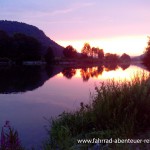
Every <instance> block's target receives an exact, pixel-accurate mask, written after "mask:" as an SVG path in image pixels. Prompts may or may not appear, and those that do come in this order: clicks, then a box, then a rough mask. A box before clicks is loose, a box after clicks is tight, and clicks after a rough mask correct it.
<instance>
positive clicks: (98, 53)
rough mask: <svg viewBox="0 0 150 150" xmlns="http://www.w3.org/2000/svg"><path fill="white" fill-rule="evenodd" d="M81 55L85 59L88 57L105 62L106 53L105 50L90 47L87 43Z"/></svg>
mask: <svg viewBox="0 0 150 150" xmlns="http://www.w3.org/2000/svg"><path fill="white" fill-rule="evenodd" d="M81 54H82V57H83V58H87V57H91V58H99V59H101V60H103V58H104V51H103V49H100V48H98V47H97V48H96V47H92V48H91V46H90V44H89V43H85V44H84V46H83V48H82V50H81Z"/></svg>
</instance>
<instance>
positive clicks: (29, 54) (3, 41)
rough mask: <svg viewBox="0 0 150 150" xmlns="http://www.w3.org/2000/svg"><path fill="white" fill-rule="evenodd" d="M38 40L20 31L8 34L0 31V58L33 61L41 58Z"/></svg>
mask: <svg viewBox="0 0 150 150" xmlns="http://www.w3.org/2000/svg"><path fill="white" fill-rule="evenodd" d="M40 50H41V44H40V42H39V41H38V40H37V39H35V38H33V37H31V36H27V35H25V34H22V33H15V34H14V35H13V36H9V35H8V34H7V33H6V32H4V31H0V58H1V61H2V60H5V59H6V60H7V59H9V60H11V61H15V62H21V61H27V60H28V61H29V60H32V61H35V60H40V59H41V53H40Z"/></svg>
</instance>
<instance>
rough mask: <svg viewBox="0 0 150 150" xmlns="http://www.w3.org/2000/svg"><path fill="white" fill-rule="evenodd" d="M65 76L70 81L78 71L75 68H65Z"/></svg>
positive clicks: (63, 72)
mask: <svg viewBox="0 0 150 150" xmlns="http://www.w3.org/2000/svg"><path fill="white" fill-rule="evenodd" d="M62 74H63V76H65V77H66V78H68V79H71V78H72V77H73V76H74V75H75V74H76V69H73V68H69V67H68V68H65V69H63V71H62Z"/></svg>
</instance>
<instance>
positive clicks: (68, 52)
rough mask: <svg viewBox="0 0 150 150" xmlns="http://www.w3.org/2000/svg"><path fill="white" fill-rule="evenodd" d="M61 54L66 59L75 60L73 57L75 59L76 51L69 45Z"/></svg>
mask: <svg viewBox="0 0 150 150" xmlns="http://www.w3.org/2000/svg"><path fill="white" fill-rule="evenodd" d="M63 54H64V56H65V57H67V58H75V57H77V51H76V50H75V49H74V48H73V47H72V46H71V45H69V46H67V47H66V48H64V50H63Z"/></svg>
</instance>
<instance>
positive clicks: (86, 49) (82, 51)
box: [81, 43, 93, 57]
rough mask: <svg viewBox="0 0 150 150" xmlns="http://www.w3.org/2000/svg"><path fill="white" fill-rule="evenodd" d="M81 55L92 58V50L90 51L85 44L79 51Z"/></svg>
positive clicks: (87, 44)
mask: <svg viewBox="0 0 150 150" xmlns="http://www.w3.org/2000/svg"><path fill="white" fill-rule="evenodd" d="M81 53H82V55H83V56H85V57H86V56H92V55H93V54H92V49H91V46H90V44H89V43H85V44H84V46H83V48H82V50H81Z"/></svg>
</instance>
